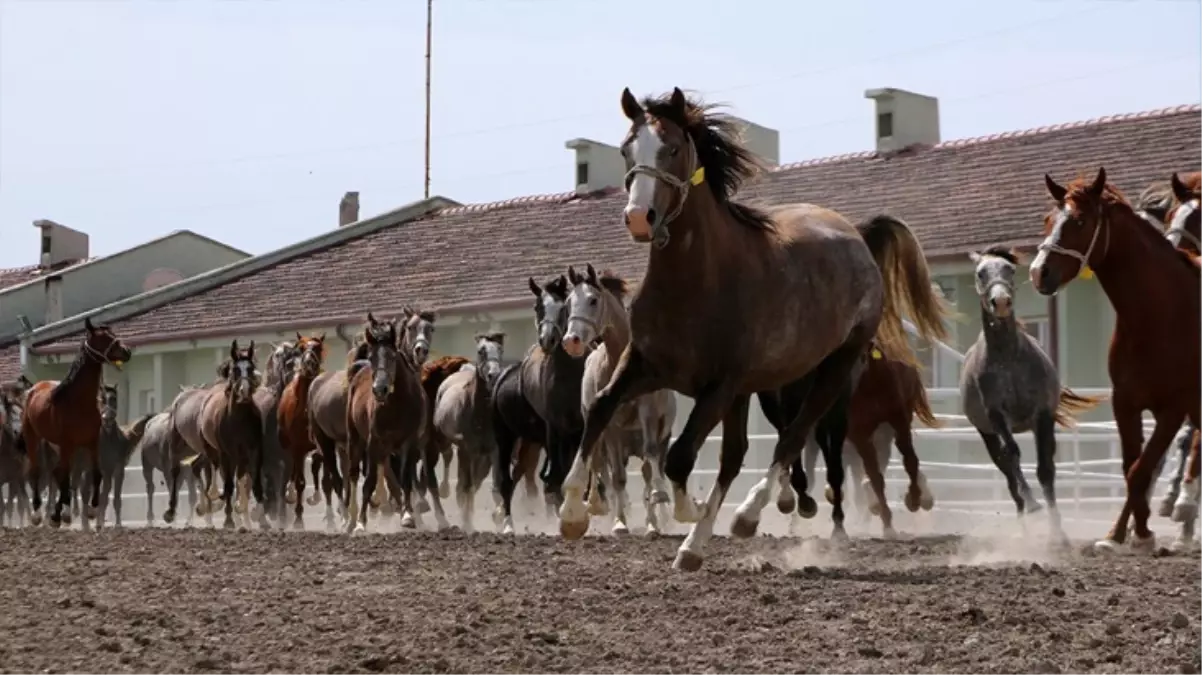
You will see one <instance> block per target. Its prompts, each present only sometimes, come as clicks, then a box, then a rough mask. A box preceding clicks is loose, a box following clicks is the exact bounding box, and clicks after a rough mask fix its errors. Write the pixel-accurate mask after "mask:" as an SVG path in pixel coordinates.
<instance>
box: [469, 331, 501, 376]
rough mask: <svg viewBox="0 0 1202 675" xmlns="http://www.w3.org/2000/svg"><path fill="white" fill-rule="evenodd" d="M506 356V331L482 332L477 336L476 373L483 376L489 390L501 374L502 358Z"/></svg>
mask: <svg viewBox="0 0 1202 675" xmlns="http://www.w3.org/2000/svg"><path fill="white" fill-rule="evenodd" d="M504 356H505V333H502V332H500V331H496V332H489V333H480V334H479V335H477V336H476V375H477V376H479V377H481V378H483V380H484V383H485V384H487V385H488V388H489V390H490V391H491V390H492V386H493V384H494V383H496V381H497V378H498V377H500V376H501V370H502V366H501V360H502V359H503V358H504Z"/></svg>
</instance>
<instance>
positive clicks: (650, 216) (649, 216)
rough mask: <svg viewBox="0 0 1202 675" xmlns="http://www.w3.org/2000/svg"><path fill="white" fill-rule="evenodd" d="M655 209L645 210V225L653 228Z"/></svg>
mask: <svg viewBox="0 0 1202 675" xmlns="http://www.w3.org/2000/svg"><path fill="white" fill-rule="evenodd" d="M655 220H656V217H655V209H647V224H648V225H650V226H652V227H655Z"/></svg>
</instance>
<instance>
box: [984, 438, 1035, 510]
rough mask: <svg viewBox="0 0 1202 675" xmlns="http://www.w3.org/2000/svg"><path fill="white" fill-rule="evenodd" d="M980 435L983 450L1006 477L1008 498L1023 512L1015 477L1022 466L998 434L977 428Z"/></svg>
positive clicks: (1019, 489)
mask: <svg viewBox="0 0 1202 675" xmlns="http://www.w3.org/2000/svg"><path fill="white" fill-rule="evenodd" d="M977 433H978V434H980V436H981V441H982V442H983V443H984V444H985V450H986V451H987V452H989V458H990V459H992V460H993V465H994V466H996V467H997V468H998V471H1001V472H1002V476H1004V477H1005V478H1006V489H1008V490H1009V491H1010V498H1011V499H1013V500H1014V506H1015V507H1016V508H1017V509H1018V513H1019V515H1022V513H1023V506H1024V503H1023V493H1022V488H1021V486H1020V485H1019V483H1018V480H1017V479H1016V478H1015V474H1016V473H1018V472H1020V471H1022V468H1021V467H1019V466H1017V464H1018V461H1017V460H1018V458H1017V457H1014V456H1012V455H1011V454H1010V451H1009V450H1007V449H1006V446H1005V445H1003V443H1002V438H1001V436H999V435H998V434H993V433H985V432H983V431H981V430H979V429H978V430H977Z"/></svg>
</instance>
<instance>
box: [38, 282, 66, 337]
mask: <svg viewBox="0 0 1202 675" xmlns="http://www.w3.org/2000/svg"><path fill="white" fill-rule="evenodd" d="M42 284H43V285H44V286H45V289H46V325H47V326H49V325H50V324H52V323H57V322H59V321H62V320H63V277H62V276H61V275H58V274H51V275H49V276H47V277H46V279H45V280H44V281H43V282H42Z"/></svg>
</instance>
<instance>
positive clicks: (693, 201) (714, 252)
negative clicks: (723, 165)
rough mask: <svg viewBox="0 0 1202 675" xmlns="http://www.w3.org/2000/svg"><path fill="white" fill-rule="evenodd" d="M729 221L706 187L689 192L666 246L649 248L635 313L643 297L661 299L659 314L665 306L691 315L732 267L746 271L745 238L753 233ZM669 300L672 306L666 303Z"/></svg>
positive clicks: (746, 243) (701, 186) (633, 304)
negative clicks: (694, 306)
mask: <svg viewBox="0 0 1202 675" xmlns="http://www.w3.org/2000/svg"><path fill="white" fill-rule="evenodd" d="M727 221H728V218H727V217H725V216H724V214H723V213H722V209H721V207H720V205H719V204H718V202H717V200H715V199H714V195H713V194H712V193H711V192H710V189H709V186H708V185H706V184H704V183H702V184H701V185H698V186H695V187H693V188H692V189H691V190H689V196H688V199H686V200H685V204H684V208H683V209H681V212H680V215H679V216H677V218H676V222H675V226H676V227H675V229H676V232H674V233H673V234H672V236H671V238H670V239H669V241H668V245H667V246H665V247H663V248H656V247H655V245H654V244H652V245H651V246H650V249H651V253H650V256H649V259H648V262H647V274H646V277H645V278H644V280H643V283H642V284H641V285H640V287H639V291H638V294H637V295H636V296H635V299H634V302H633V303H632V311H633V309H634V306H635V305H638V304H639V299H640V298H647V299H649V298H652V297H655V296H660V299H661V300H660V302H656V303H655V306H656V307H657V308H658V310H659V311H663V309H664V308H665V307H667V308H672V307H676V308H680V309H682V310H685V311H688V309H687V308H688V307H689V306H691V305H692V304H695V302H696V301H697V300H700V299H702V298H705V297H707V296H709V293H706V292H705V291H707V290H711V289H712V288H714V287H716V286H718V285H719V284H720V283H721V280H722V275H723V273H724V272H725V271H726V270H728V269H730V268H731V266H732V264H733V265H734V266H735V267H736V268H742V267H745V262H746V260H747V257H746V255H745V253H746V249H747V246H748V243H749V242H747V241H746V237H745V233H746V232H748V231H749V230H748V228H745V227H740V226H738V225H737V224H736V223H731V222H727ZM665 299H667V300H668V302H663V301H664V300H665ZM661 302H662V303H663V304H661Z"/></svg>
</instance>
